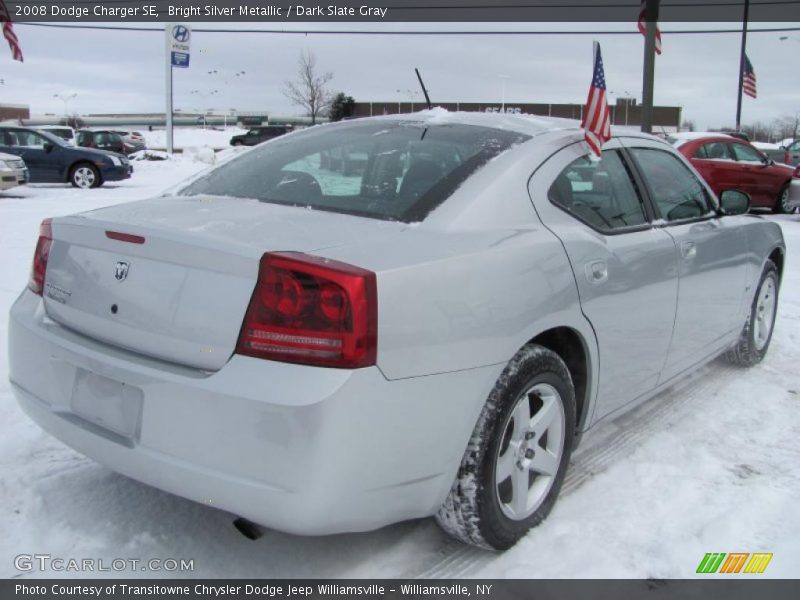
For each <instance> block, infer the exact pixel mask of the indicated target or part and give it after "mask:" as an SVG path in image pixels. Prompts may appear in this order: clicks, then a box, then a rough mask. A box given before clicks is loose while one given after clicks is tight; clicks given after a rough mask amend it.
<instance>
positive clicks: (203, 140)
mask: <svg viewBox="0 0 800 600" xmlns="http://www.w3.org/2000/svg"><path fill="white" fill-rule="evenodd" d="M243 133H247V129H242V128H240V127H227V128H225V129H209V128H206V129H203V127H202V126H198V127H175V128H174V129H173V131H172V144H173V147H174V148H176V149H183V148H185V147H203V146H208V147H209V148H213V149H214V150H222V149H223V148H228V147H230V142H231V137H233V136H234V135H240V134H243ZM142 135H143V136H144V139H145V143H146V144H147V147H148V148H153V149H155V150H164V149H166V147H167V132H166V130H164V129H157V130H155V131H143V132H142Z"/></svg>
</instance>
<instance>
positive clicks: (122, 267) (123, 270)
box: [114, 260, 130, 281]
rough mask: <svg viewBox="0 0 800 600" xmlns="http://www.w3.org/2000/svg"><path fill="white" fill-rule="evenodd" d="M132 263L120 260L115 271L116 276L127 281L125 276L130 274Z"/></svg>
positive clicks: (119, 279) (118, 279)
mask: <svg viewBox="0 0 800 600" xmlns="http://www.w3.org/2000/svg"><path fill="white" fill-rule="evenodd" d="M129 268H130V265H129V264H128V263H126V262H125V261H122V260H121V261H119V262H118V263H117V269H116V271H114V277H115V278H116V279H117V281H125V278H126V277H127V276H128V269H129Z"/></svg>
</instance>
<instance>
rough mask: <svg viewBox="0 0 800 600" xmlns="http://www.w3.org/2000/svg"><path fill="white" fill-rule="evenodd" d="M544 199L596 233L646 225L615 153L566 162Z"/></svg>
mask: <svg viewBox="0 0 800 600" xmlns="http://www.w3.org/2000/svg"><path fill="white" fill-rule="evenodd" d="M548 197H549V198H550V201H551V202H553V203H554V204H556V205H557V206H559V207H561V208H563V209H564V210H566V211H567V212H568V213H570V214H572V215H574V216H575V217H577V218H578V219H580V220H581V221H583V222H584V223H586V224H587V225H589V226H590V227H593V228H594V229H597V230H600V231H612V230H615V229H621V228H625V227H634V226H638V225H643V224H645V223H646V222H647V217H646V215H645V211H644V205H643V203H642V198H641V195H640V194H639V193H638V191H637V188H636V185H635V184H634V182H633V179H632V178H631V174H630V172H629V171H628V168H627V166H626V165H625V163H624V162H623V161H622V158H621V157H620V155H619V153H618V152H617V151H615V150H607V151H605V152H603V156H602V159H601V160H599V161H597V160H591V159H590V158H589V157H588V156H583V157H581V158H579V159H578V160H576V161H573V162H572V163H570V165H569V166H568V167H567V168H566V169H564V170H563V171H562V172H561V173H560V174H559V176H558V177H556V180H555V181H554V182H553V185H552V186H550V191H549V192H548Z"/></svg>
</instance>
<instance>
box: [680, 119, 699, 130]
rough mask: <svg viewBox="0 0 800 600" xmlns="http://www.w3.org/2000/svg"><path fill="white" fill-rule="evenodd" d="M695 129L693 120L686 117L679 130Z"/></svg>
mask: <svg viewBox="0 0 800 600" xmlns="http://www.w3.org/2000/svg"><path fill="white" fill-rule="evenodd" d="M695 129H697V126H696V125H695V124H694V121H692V120H690V119H686V120H685V121H684V122H683V123H681V131H694V130H695Z"/></svg>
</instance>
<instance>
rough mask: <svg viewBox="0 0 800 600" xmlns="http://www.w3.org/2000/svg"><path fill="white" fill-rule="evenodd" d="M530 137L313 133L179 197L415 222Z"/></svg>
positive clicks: (439, 131) (367, 130) (393, 127)
mask: <svg viewBox="0 0 800 600" xmlns="http://www.w3.org/2000/svg"><path fill="white" fill-rule="evenodd" d="M529 137H530V136H527V135H524V134H520V133H517V132H512V131H505V130H501V129H492V128H488V127H477V126H474V125H462V124H452V123H451V124H439V125H429V124H425V123H420V122H413V121H389V122H387V121H380V122H378V123H376V122H371V123H349V124H346V125H337V126H322V127H311V128H308V129H306V130H304V131H302V132H300V133H295V134H293V135H291V136H288V137H280V138H275V140H274V141H272V142H269V143H267V144H265V145H263V146H258V147H256V148H255V149H254V150H252V151H250V152H248V153H246V154H244V155H243V156H241V157H240V158H237V159H234V160H232V161H231V162H229V163H227V164H225V165H223V166H221V167H219V168H218V169H215V170H214V171H212V172H211V173H209V174H208V175H206V176H205V177H202V178H201V179H198V180H197V181H195V182H193V183H192V184H191V185H189V186H188V187H187V188H185V189H184V190H182V191H181V193H182V194H185V195H190V196H191V195H198V194H204V195H214V196H233V197H238V198H255V199H257V200H260V201H261V202H268V203H271V204H287V205H291V206H307V207H309V208H313V209H318V210H328V211H333V212H340V213H347V214H353V215H359V216H365V217H372V218H376V219H386V220H397V221H405V222H415V221H421V220H423V219H424V218H425V217H426V216H427V215H428V213H430V212H431V211H432V210H433V209H434V208H436V207H437V206H439V205H440V204H441V203H442V202H444V201H445V200H446V199H447V198H448V197H449V196H450V195H451V194H452V193H453V191H455V189H456V188H457V187H458V186H459V185H461V183H462V182H463V181H464V180H466V179H467V177H469V176H470V175H472V174H473V173H474V172H475V171H476V170H478V169H479V168H480V167H481V166H483V165H484V164H486V162H488V161H489V160H491V159H492V158H494V157H495V156H497V155H499V154H500V153H502V152H504V151H506V150H508V149H509V148H510V147H511V146H512V145H514V144H518V143H521V142H524V141H525V140H527V139H529Z"/></svg>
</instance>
